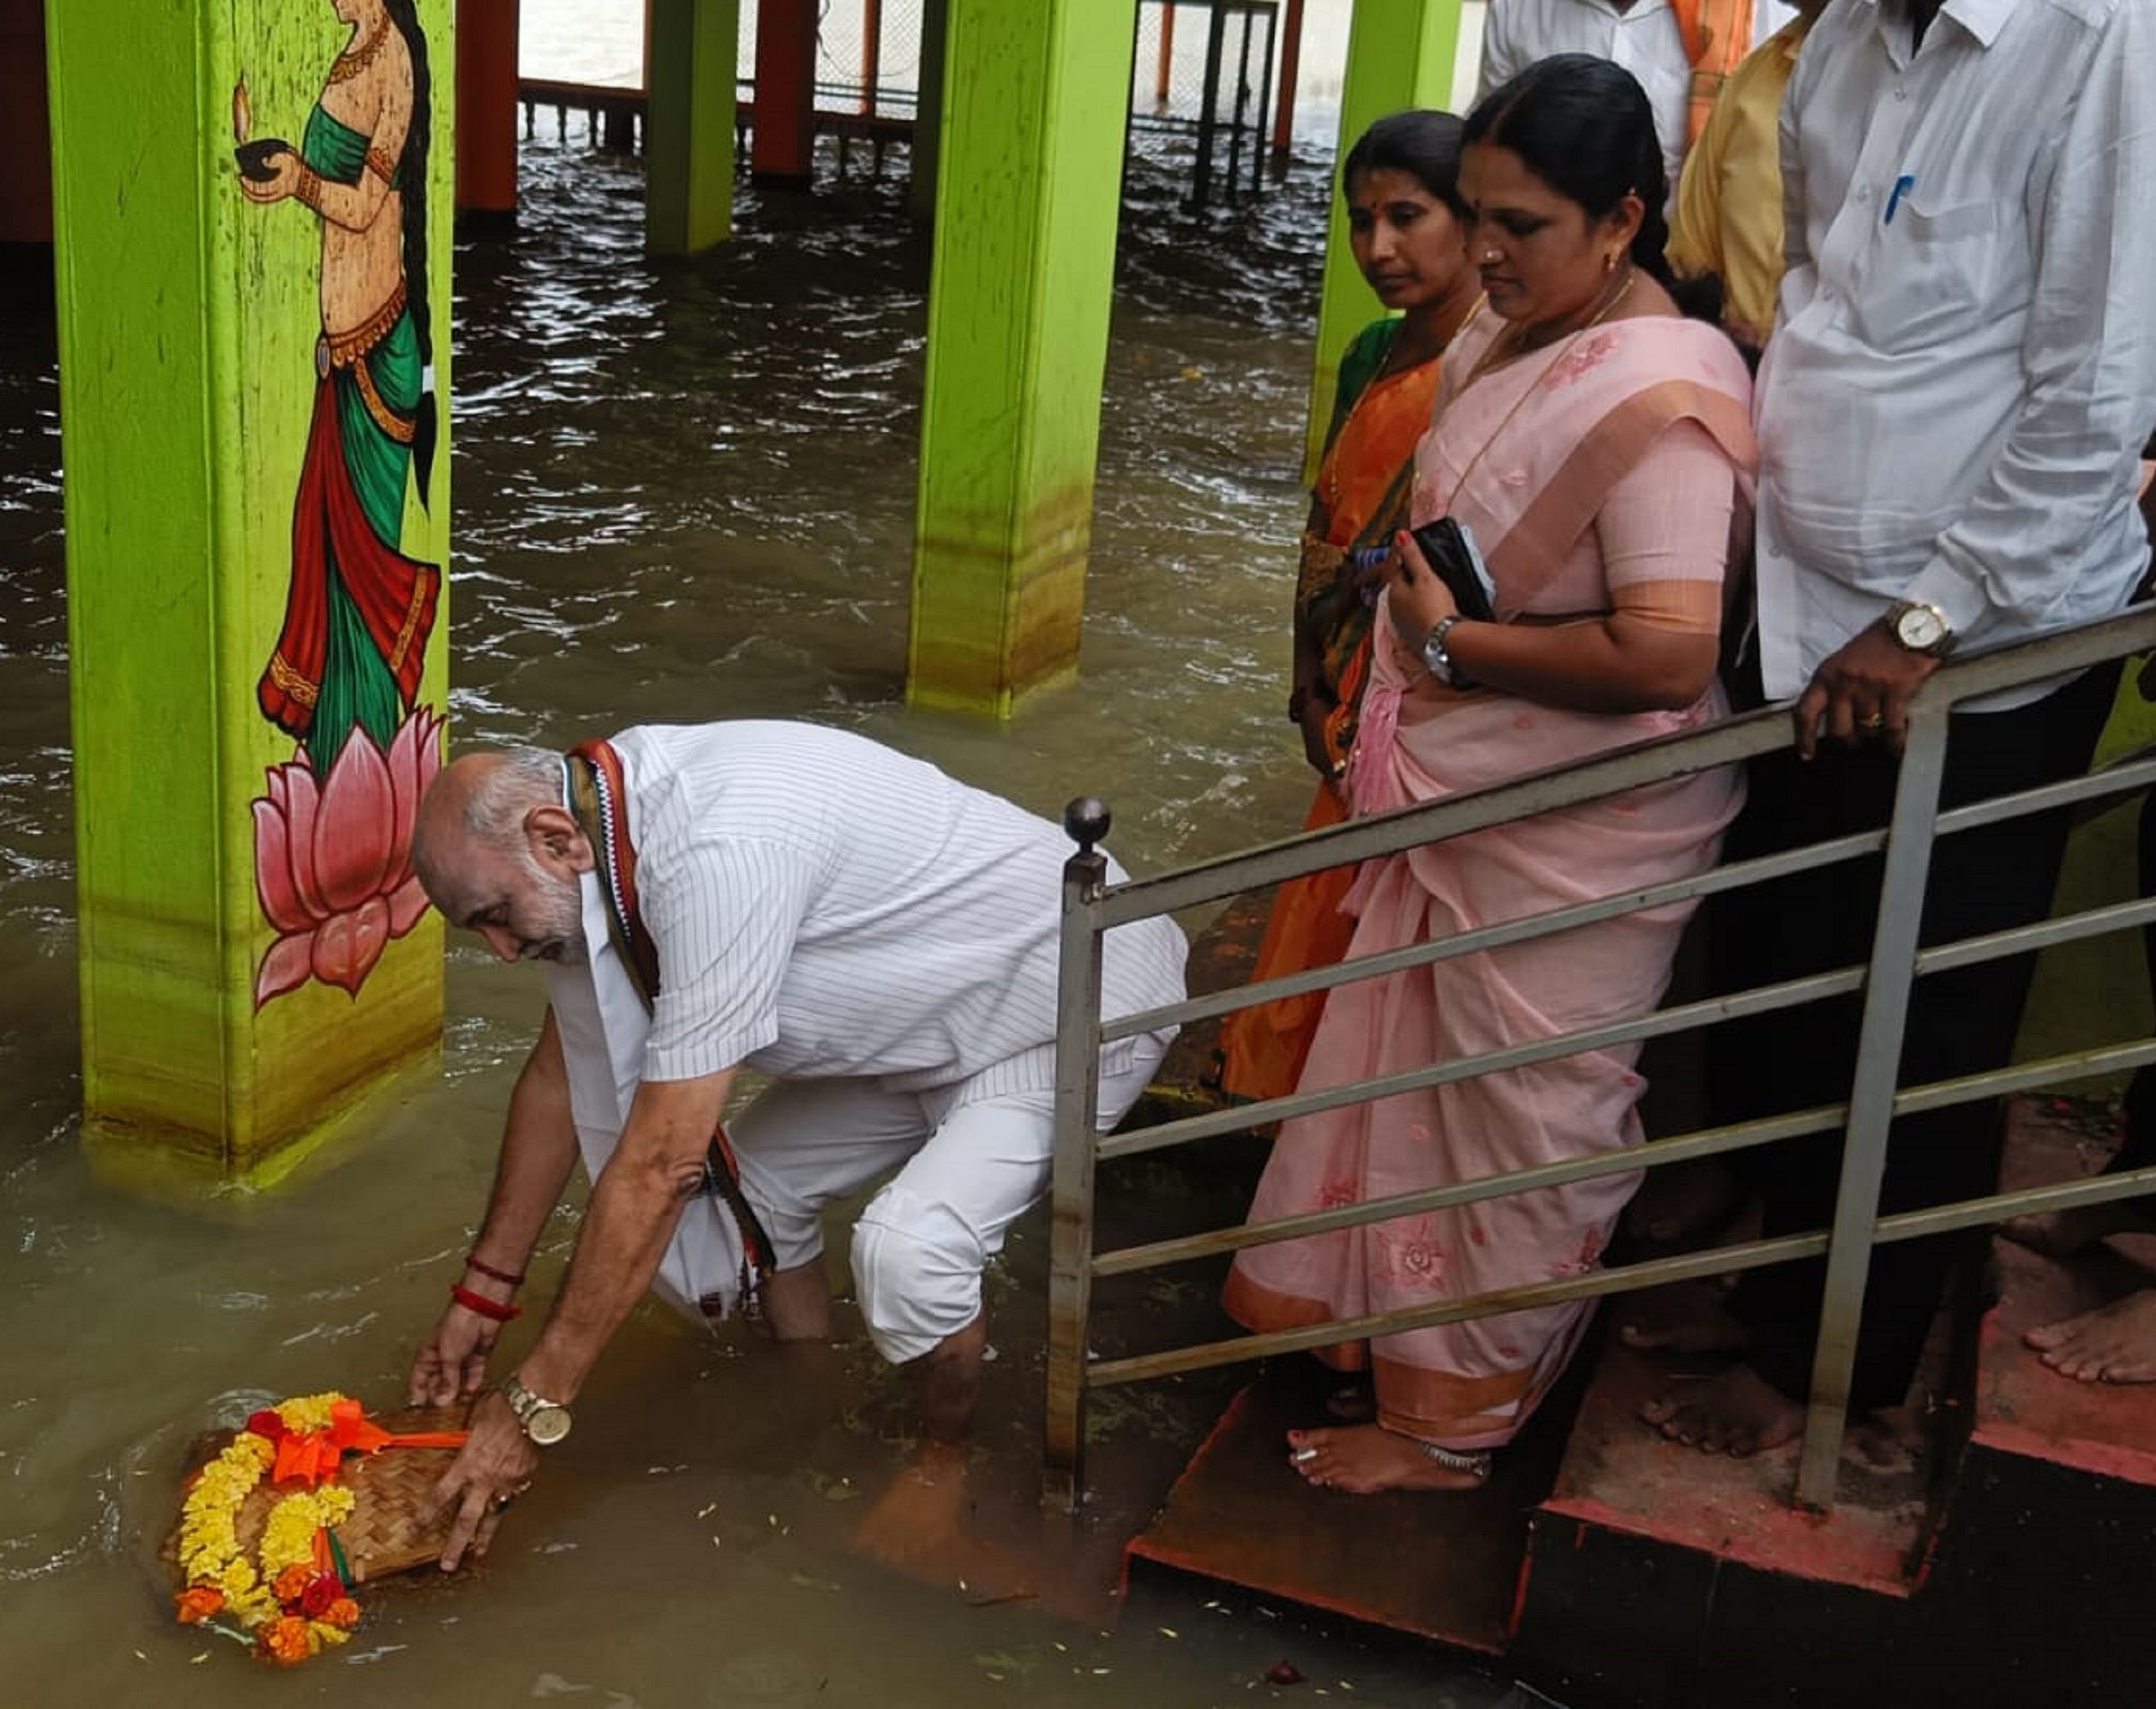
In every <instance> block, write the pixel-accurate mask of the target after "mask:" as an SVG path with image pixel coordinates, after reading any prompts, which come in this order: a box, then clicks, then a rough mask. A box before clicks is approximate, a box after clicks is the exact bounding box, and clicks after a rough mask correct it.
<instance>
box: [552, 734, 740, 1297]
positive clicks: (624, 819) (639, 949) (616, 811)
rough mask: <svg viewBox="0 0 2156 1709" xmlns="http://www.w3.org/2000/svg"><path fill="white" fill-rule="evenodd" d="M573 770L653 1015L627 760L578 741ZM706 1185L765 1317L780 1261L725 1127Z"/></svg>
mask: <svg viewBox="0 0 2156 1709" xmlns="http://www.w3.org/2000/svg"><path fill="white" fill-rule="evenodd" d="M564 758H565V760H566V761H567V763H568V772H569V810H570V812H571V813H572V814H574V815H575V818H576V822H577V824H578V826H579V827H580V829H581V830H582V831H583V833H584V835H585V838H586V840H587V841H588V842H589V843H590V844H591V845H592V858H593V859H594V861H595V862H596V863H597V868H598V881H599V894H601V895H602V896H603V897H604V898H605V900H606V935H607V936H608V937H609V938H610V939H611V940H612V941H613V943H614V950H615V954H617V955H619V956H620V957H621V959H622V969H623V971H624V972H627V973H628V978H629V984H631V985H633V986H634V988H635V990H636V995H637V996H638V997H639V998H640V999H641V1000H642V1002H643V1004H644V1012H645V1014H650V1013H651V1012H652V1006H653V1004H655V1003H656V1002H658V994H659V966H658V943H657V942H656V941H654V940H653V938H652V934H651V932H650V930H648V929H647V928H646V926H645V924H644V913H643V910H642V908H641V907H640V906H639V904H638V901H637V894H636V845H634V843H632V842H631V841H630V840H629V815H628V791H627V788H626V786H625V785H624V783H623V780H622V756H621V755H619V754H617V753H616V752H615V751H614V744H613V743H611V742H601V741H596V740H595V741H591V742H580V743H577V745H576V746H575V747H574V748H572V749H569V751H568V754H567V755H565V756H564ZM704 1186H705V1190H706V1191H707V1192H709V1193H710V1194H712V1196H713V1197H714V1198H716V1199H718V1201H719V1202H720V1203H722V1204H724V1206H725V1207H726V1208H727V1209H728V1210H729V1211H730V1212H731V1213H733V1217H734V1224H735V1226H736V1228H738V1229H739V1230H740V1231H741V1237H742V1276H741V1284H742V1315H744V1316H746V1317H749V1318H752V1319H753V1318H755V1317H757V1316H760V1315H761V1312H762V1299H763V1285H764V1279H765V1278H766V1277H767V1276H769V1275H770V1274H771V1272H772V1266H773V1264H774V1263H775V1262H776V1249H775V1248H774V1247H773V1246H772V1243H771V1237H770V1236H769V1235H768V1234H766V1233H765V1231H764V1225H763V1223H762V1222H761V1221H760V1219H758V1217H757V1215H756V1210H755V1207H754V1206H753V1205H751V1204H750V1203H749V1202H748V1194H746V1193H744V1192H742V1171H741V1164H740V1163H739V1161H738V1160H737V1159H736V1158H735V1156H734V1147H733V1145H732V1143H731V1142H730V1140H728V1139H727V1137H726V1126H725V1123H724V1122H721V1123H719V1124H718V1126H717V1127H715V1128H712V1141H711V1145H710V1146H709V1147H708V1148H707V1149H706V1152H705V1154H704Z"/></svg>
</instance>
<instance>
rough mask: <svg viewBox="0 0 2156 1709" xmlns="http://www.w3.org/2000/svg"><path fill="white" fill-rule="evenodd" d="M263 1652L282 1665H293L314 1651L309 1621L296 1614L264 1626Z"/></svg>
mask: <svg viewBox="0 0 2156 1709" xmlns="http://www.w3.org/2000/svg"><path fill="white" fill-rule="evenodd" d="M262 1653H263V1654H264V1655H266V1656H267V1657H268V1658H270V1659H271V1660H272V1661H273V1662H275V1663H277V1664H278V1665H279V1666H280V1667H287V1668H288V1667H291V1666H293V1665H295V1664H297V1663H300V1662H303V1661H305V1660H306V1659H307V1658H308V1657H309V1656H310V1655H312V1654H313V1653H314V1650H313V1647H312V1646H310V1645H309V1643H308V1641H307V1622H305V1621H304V1620H302V1619H301V1618H300V1617H299V1616H297V1615H296V1614H287V1615H285V1616H282V1617H281V1618H279V1619H276V1620H273V1621H271V1622H269V1624H268V1625H267V1626H265V1627H264V1628H262Z"/></svg>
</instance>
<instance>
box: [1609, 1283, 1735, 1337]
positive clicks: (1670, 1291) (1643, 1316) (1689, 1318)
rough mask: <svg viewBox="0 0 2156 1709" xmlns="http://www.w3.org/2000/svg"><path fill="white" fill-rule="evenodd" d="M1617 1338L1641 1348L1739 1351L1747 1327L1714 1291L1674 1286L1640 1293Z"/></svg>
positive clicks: (1711, 1289) (1619, 1328)
mask: <svg viewBox="0 0 2156 1709" xmlns="http://www.w3.org/2000/svg"><path fill="white" fill-rule="evenodd" d="M1617 1339H1619V1340H1620V1341H1622V1342H1623V1343H1624V1344H1625V1345H1626V1346H1627V1347H1631V1348H1635V1349H1637V1351H1640V1352H1643V1353H1741V1352H1743V1351H1744V1350H1745V1345H1746V1344H1747V1343H1749V1342H1750V1341H1751V1331H1749V1330H1748V1329H1746V1328H1745V1326H1744V1325H1743V1324H1741V1323H1739V1321H1737V1320H1736V1318H1735V1317H1733V1316H1732V1315H1730V1313H1729V1310H1728V1309H1727V1307H1725V1306H1724V1305H1723V1304H1722V1303H1721V1299H1720V1298H1719V1297H1717V1291H1716V1290H1715V1289H1713V1288H1703V1287H1697V1286H1685V1285H1679V1286H1675V1287H1669V1288H1657V1289H1655V1290H1653V1291H1649V1292H1648V1293H1644V1294H1642V1295H1641V1296H1640V1297H1638V1298H1637V1300H1635V1301H1634V1302H1633V1303H1631V1306H1630V1307H1628V1308H1627V1309H1626V1311H1625V1321H1624V1322H1622V1323H1621V1324H1619V1326H1618V1329H1617Z"/></svg>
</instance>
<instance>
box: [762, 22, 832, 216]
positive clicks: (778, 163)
mask: <svg viewBox="0 0 2156 1709" xmlns="http://www.w3.org/2000/svg"><path fill="white" fill-rule="evenodd" d="M816 14H817V6H816V0H757V7H756V129H755V132H754V135H753V136H752V138H751V139H750V143H749V155H748V169H749V175H750V177H752V178H754V180H755V181H756V182H757V183H758V184H796V185H805V184H808V182H809V181H810V180H811V179H812V178H814V176H815V171H816Z"/></svg>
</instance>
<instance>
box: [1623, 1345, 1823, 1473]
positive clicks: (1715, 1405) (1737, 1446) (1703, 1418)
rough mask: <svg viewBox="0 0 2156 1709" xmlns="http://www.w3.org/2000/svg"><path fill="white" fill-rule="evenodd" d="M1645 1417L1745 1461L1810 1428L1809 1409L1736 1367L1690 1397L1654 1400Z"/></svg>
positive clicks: (1671, 1434)
mask: <svg viewBox="0 0 2156 1709" xmlns="http://www.w3.org/2000/svg"><path fill="white" fill-rule="evenodd" d="M1639 1416H1640V1417H1642V1418H1643V1419H1645V1420H1646V1421H1647V1423H1649V1424H1651V1425H1653V1426H1654V1427H1655V1429H1658V1430H1660V1431H1661V1433H1662V1434H1663V1435H1666V1436H1667V1437H1668V1438H1669V1439H1670V1441H1673V1442H1683V1443H1684V1444H1685V1446H1686V1447H1696V1448H1698V1449H1700V1450H1702V1451H1703V1452H1704V1453H1729V1454H1732V1455H1733V1456H1734V1457H1735V1458H1737V1459H1745V1458H1746V1457H1747V1456H1749V1455H1751V1454H1755V1453H1764V1452H1765V1451H1766V1450H1767V1449H1769V1448H1773V1447H1781V1445H1782V1443H1784V1442H1786V1441H1790V1440H1792V1439H1793V1438H1794V1437H1795V1436H1796V1435H1798V1433H1799V1432H1800V1431H1801V1430H1802V1429H1804V1427H1805V1409H1804V1408H1803V1407H1801V1406H1799V1405H1797V1403H1796V1402H1795V1401H1793V1400H1792V1399H1790V1398H1789V1397H1788V1396H1787V1395H1786V1394H1784V1393H1782V1392H1781V1390H1780V1389H1778V1388H1776V1387H1775V1386H1774V1385H1773V1384H1772V1383H1770V1382H1769V1381H1767V1380H1766V1379H1765V1378H1764V1377H1763V1376H1761V1375H1758V1374H1757V1372H1755V1371H1754V1370H1753V1369H1751V1366H1749V1365H1732V1366H1731V1367H1730V1368H1729V1369H1727V1370H1726V1371H1724V1372H1722V1374H1721V1375H1720V1376H1716V1377H1712V1378H1709V1380H1708V1381H1706V1382H1703V1383H1702V1384H1701V1385H1700V1387H1699V1389H1698V1392H1697V1393H1695V1394H1693V1395H1691V1397H1690V1398H1689V1399H1683V1400H1676V1399H1661V1400H1650V1401H1649V1402H1648V1403H1647V1405H1644V1406H1643V1407H1641V1408H1640V1414H1639Z"/></svg>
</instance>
